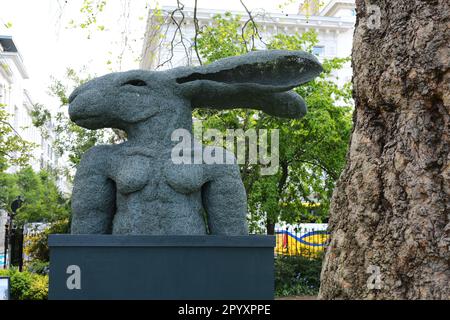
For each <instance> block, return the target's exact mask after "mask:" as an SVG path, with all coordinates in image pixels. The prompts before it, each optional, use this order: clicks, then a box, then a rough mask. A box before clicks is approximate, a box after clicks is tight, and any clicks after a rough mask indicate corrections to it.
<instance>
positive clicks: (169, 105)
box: [69, 50, 322, 235]
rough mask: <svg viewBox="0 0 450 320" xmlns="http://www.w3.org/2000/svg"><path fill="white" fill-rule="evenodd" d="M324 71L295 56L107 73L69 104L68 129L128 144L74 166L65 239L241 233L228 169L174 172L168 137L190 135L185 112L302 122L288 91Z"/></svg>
mask: <svg viewBox="0 0 450 320" xmlns="http://www.w3.org/2000/svg"><path fill="white" fill-rule="evenodd" d="M321 71H322V67H321V66H320V63H319V62H318V61H317V59H316V58H315V57H314V56H313V55H310V54H308V53H305V52H299V51H281V50H272V51H256V52H251V53H249V54H246V55H242V56H239V57H231V58H226V59H222V60H219V61H216V62H214V63H212V64H210V65H207V66H199V67H181V68H175V69H172V70H168V71H162V72H155V71H145V70H133V71H128V72H120V73H112V74H108V75H105V76H102V77H99V78H96V79H93V80H91V81H89V82H87V83H85V84H83V85H81V86H80V87H78V88H77V89H76V90H75V91H74V92H73V93H72V94H71V96H70V97H69V103H70V106H69V115H70V118H71V119H72V121H74V122H75V123H76V124H78V125H79V126H82V127H85V128H88V129H100V128H118V129H122V130H125V131H126V132H127V134H128V141H126V142H124V143H122V144H119V145H102V146H96V147H93V148H91V149H90V150H89V151H88V152H86V153H85V155H84V156H83V158H82V160H81V163H80V165H79V166H78V170H77V174H76V177H75V182H74V189H73V195H72V233H73V234H110V233H113V234H134V235H203V234H206V233H207V232H206V230H207V229H206V226H205V220H204V219H203V212H206V215H207V223H208V226H209V230H210V233H211V234H218V235H220V234H222V235H245V234H247V233H248V229H247V222H246V213H247V200H246V195H245V189H244V186H243V184H242V181H241V178H240V173H239V167H238V166H237V165H236V164H174V163H173V162H172V160H171V151H172V148H173V147H174V146H175V145H176V144H178V141H175V142H173V141H172V140H171V135H172V132H173V131H174V130H176V129H179V128H184V129H186V130H188V131H190V132H192V109H193V108H195V107H208V108H216V109H227V108H235V107H241V108H254V109H260V110H263V111H264V112H266V113H268V114H270V115H274V116H279V117H288V118H298V117H301V116H303V115H304V114H305V113H306V106H305V103H304V101H303V99H302V98H301V97H300V96H298V95H297V94H295V93H293V92H291V91H289V90H290V89H292V88H294V87H296V86H298V85H300V84H302V83H305V82H307V81H309V80H312V79H314V78H315V77H316V76H317V75H319V74H320V72H321Z"/></svg>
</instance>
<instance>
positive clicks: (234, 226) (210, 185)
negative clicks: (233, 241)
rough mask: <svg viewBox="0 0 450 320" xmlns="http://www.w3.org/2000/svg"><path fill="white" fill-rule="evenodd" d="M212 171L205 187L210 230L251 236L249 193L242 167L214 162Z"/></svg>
mask: <svg viewBox="0 0 450 320" xmlns="http://www.w3.org/2000/svg"><path fill="white" fill-rule="evenodd" d="M209 166H210V165H206V167H209ZM208 173H209V175H210V179H209V180H208V182H207V183H206V184H205V185H204V186H203V187H202V200H203V207H204V209H205V211H206V213H207V217H208V226H209V231H210V233H211V234H223V235H247V234H248V226H247V196H246V194H245V188H244V184H243V183H242V180H241V175H240V173H239V167H238V166H237V165H236V164H222V165H212V166H211V167H209V169H208Z"/></svg>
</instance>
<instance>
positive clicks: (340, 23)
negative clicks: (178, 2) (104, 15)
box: [160, 0, 355, 29]
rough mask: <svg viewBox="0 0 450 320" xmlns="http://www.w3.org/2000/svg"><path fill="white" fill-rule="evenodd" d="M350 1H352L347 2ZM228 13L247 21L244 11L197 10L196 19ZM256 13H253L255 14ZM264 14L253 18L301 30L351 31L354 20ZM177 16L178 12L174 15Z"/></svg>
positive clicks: (187, 9)
mask: <svg viewBox="0 0 450 320" xmlns="http://www.w3.org/2000/svg"><path fill="white" fill-rule="evenodd" d="M348 1H352V0H348ZM175 9H177V7H176V6H162V7H161V8H160V10H162V11H168V12H172V11H174V10H175ZM183 11H184V13H185V17H186V18H188V19H191V18H193V12H194V8H191V7H185V8H184V10H183ZM226 12H230V13H231V14H232V15H241V16H242V21H246V20H247V18H246V17H247V13H246V12H244V11H235V10H233V11H231V10H216V9H214V10H212V9H203V8H202V9H197V18H198V19H199V20H207V21H209V20H212V18H213V16H214V15H216V14H224V13H226ZM256 12H257V11H255V13H256ZM262 12H264V13H265V14H266V16H265V17H255V20H256V21H257V22H262V23H266V24H274V25H280V24H282V25H292V26H299V27H303V28H336V29H353V28H354V24H355V19H354V18H349V17H330V16H309V17H307V16H305V15H302V14H289V15H286V14H281V13H271V12H265V11H261V13H262ZM176 15H178V12H177V13H176Z"/></svg>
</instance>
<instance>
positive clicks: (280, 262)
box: [275, 256, 322, 297]
mask: <svg viewBox="0 0 450 320" xmlns="http://www.w3.org/2000/svg"><path fill="white" fill-rule="evenodd" d="M321 269H322V257H318V258H314V259H308V258H305V257H302V256H277V257H275V296H277V297H283V296H292V295H309V296H312V295H317V294H318V293H319V286H320V272H321Z"/></svg>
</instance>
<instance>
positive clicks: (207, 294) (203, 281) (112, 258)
mask: <svg viewBox="0 0 450 320" xmlns="http://www.w3.org/2000/svg"><path fill="white" fill-rule="evenodd" d="M274 246H275V238H274V237H273V236H235V237H227V236H115V235H51V236H50V238H49V247H50V288H49V298H50V299H183V300H184V299H188V300H189V299H211V300H213V299H273V295H274V269H273V268H274V267H273V261H274V259H273V258H274ZM71 265H76V266H78V267H79V268H80V271H81V272H80V273H81V278H80V279H81V281H80V283H81V289H71V290H69V289H68V287H67V284H66V283H67V279H68V277H69V276H70V273H69V274H68V273H66V272H67V268H68V267H69V266H71Z"/></svg>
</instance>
